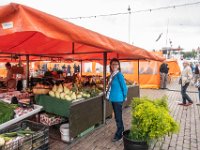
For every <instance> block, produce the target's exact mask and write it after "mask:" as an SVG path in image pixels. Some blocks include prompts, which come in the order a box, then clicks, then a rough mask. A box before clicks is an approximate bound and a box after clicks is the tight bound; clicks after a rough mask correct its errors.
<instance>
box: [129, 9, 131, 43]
mask: <svg viewBox="0 0 200 150" xmlns="http://www.w3.org/2000/svg"><path fill="white" fill-rule="evenodd" d="M128 14H129V15H128V42H129V44H131V7H130V5H128Z"/></svg>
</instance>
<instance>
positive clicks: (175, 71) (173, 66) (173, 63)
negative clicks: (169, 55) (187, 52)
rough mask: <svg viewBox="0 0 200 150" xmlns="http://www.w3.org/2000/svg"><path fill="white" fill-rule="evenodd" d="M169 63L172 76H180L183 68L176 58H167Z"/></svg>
mask: <svg viewBox="0 0 200 150" xmlns="http://www.w3.org/2000/svg"><path fill="white" fill-rule="evenodd" d="M166 61H167V64H168V67H169V75H170V76H172V77H179V76H180V75H181V69H180V67H179V65H178V62H177V60H176V59H167V60H166Z"/></svg>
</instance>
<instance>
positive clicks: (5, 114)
mask: <svg viewBox="0 0 200 150" xmlns="http://www.w3.org/2000/svg"><path fill="white" fill-rule="evenodd" d="M15 108H17V105H14V104H8V103H5V102H2V101H0V124H2V123H4V122H6V121H9V120H11V119H12V118H13V117H14V110H15Z"/></svg>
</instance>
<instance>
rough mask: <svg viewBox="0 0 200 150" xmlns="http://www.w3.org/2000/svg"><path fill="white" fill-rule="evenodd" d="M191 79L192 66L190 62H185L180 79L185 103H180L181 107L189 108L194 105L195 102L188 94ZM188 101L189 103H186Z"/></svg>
mask: <svg viewBox="0 0 200 150" xmlns="http://www.w3.org/2000/svg"><path fill="white" fill-rule="evenodd" d="M191 79H192V70H191V67H190V64H189V62H188V61H184V62H183V71H182V72H181V78H180V80H181V81H180V84H181V95H182V101H183V102H182V103H179V105H183V106H189V105H191V104H193V101H192V100H191V98H190V97H189V96H188V94H187V93H186V91H187V88H188V86H189V84H190V81H191ZM186 100H187V101H188V103H186Z"/></svg>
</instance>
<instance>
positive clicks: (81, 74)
mask: <svg viewBox="0 0 200 150" xmlns="http://www.w3.org/2000/svg"><path fill="white" fill-rule="evenodd" d="M82 73H83V61H82V60H81V76H82Z"/></svg>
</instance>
